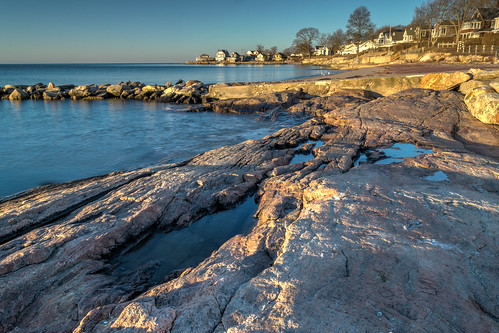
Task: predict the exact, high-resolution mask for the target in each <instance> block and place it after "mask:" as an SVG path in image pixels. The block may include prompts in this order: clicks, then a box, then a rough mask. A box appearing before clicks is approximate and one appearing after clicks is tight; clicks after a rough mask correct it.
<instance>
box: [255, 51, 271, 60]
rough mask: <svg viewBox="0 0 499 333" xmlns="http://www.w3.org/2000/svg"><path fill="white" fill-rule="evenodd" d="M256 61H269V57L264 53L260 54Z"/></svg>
mask: <svg viewBox="0 0 499 333" xmlns="http://www.w3.org/2000/svg"><path fill="white" fill-rule="evenodd" d="M255 60H256V61H267V60H269V56H268V55H267V54H264V53H260V54H259V55H257V56H256V59H255Z"/></svg>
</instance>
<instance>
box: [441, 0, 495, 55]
mask: <svg viewBox="0 0 499 333" xmlns="http://www.w3.org/2000/svg"><path fill="white" fill-rule="evenodd" d="M438 2H440V3H441V6H442V9H443V15H444V17H445V18H446V19H448V20H449V21H450V22H451V23H452V25H453V26H454V30H455V32H456V47H457V48H459V41H460V39H461V30H462V29H463V25H464V23H465V22H466V21H467V20H469V19H470V18H471V16H472V15H473V11H474V10H475V8H478V7H482V6H483V7H489V8H494V7H496V6H497V2H496V4H495V5H494V1H490V0H438Z"/></svg>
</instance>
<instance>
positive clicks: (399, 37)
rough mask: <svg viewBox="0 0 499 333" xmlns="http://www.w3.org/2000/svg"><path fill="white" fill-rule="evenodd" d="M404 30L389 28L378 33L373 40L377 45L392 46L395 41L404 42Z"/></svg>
mask: <svg viewBox="0 0 499 333" xmlns="http://www.w3.org/2000/svg"><path fill="white" fill-rule="evenodd" d="M404 33H405V30H401V29H393V30H392V29H390V30H386V31H382V32H380V33H379V35H378V38H377V39H376V40H375V42H376V44H377V45H378V46H392V45H393V44H396V43H403V42H404Z"/></svg>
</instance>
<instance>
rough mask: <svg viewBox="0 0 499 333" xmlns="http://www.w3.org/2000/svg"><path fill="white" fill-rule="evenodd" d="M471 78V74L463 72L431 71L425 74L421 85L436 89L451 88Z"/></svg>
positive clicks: (421, 86)
mask: <svg viewBox="0 0 499 333" xmlns="http://www.w3.org/2000/svg"><path fill="white" fill-rule="evenodd" d="M470 79H471V76H470V75H469V74H467V73H463V72H455V73H431V74H426V75H425V76H423V78H422V79H421V83H420V86H419V87H420V88H424V89H434V90H450V89H454V88H456V87H459V85H460V84H462V83H464V82H466V81H469V80H470Z"/></svg>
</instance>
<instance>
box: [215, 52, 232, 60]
mask: <svg viewBox="0 0 499 333" xmlns="http://www.w3.org/2000/svg"><path fill="white" fill-rule="evenodd" d="M228 57H229V52H227V50H218V52H217V54H216V56H215V60H216V61H218V62H221V61H225V60H226V59H227V58H228Z"/></svg>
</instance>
